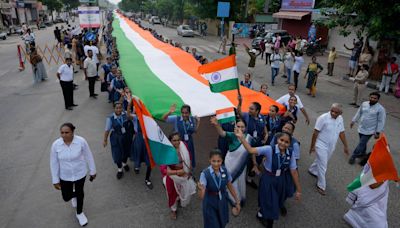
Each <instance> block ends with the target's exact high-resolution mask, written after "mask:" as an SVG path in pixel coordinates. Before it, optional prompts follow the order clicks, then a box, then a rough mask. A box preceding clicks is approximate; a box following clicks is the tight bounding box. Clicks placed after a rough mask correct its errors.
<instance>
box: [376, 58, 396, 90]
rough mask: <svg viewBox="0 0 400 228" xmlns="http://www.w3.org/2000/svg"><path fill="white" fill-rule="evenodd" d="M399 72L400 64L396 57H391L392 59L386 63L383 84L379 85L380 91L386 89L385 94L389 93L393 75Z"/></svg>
mask: <svg viewBox="0 0 400 228" xmlns="http://www.w3.org/2000/svg"><path fill="white" fill-rule="evenodd" d="M398 73H399V65H397V64H396V57H392V58H390V61H389V62H388V63H387V64H386V67H385V69H384V70H383V75H382V81H381V85H380V86H379V91H380V92H382V91H383V90H385V94H388V93H389V88H390V82H391V81H392V77H393V76H394V75H396V74H398Z"/></svg>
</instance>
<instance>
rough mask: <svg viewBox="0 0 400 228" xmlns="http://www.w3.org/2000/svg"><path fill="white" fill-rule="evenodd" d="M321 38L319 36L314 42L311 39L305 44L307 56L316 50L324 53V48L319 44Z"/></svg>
mask: <svg viewBox="0 0 400 228" xmlns="http://www.w3.org/2000/svg"><path fill="white" fill-rule="evenodd" d="M321 40H322V38H321V37H320V38H318V39H316V40H315V41H314V42H312V41H311V42H309V43H308V44H307V47H306V54H307V55H308V56H312V55H314V54H315V53H317V52H319V53H321V55H324V52H325V49H324V48H323V47H322V46H321V43H320V41H321Z"/></svg>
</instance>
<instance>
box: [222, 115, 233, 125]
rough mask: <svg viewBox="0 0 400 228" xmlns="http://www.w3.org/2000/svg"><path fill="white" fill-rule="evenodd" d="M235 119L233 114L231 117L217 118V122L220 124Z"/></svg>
mask: <svg viewBox="0 0 400 228" xmlns="http://www.w3.org/2000/svg"><path fill="white" fill-rule="evenodd" d="M235 120H236V117H235V116H231V117H228V118H223V119H219V120H218V123H220V124H224V123H230V122H233V121H235Z"/></svg>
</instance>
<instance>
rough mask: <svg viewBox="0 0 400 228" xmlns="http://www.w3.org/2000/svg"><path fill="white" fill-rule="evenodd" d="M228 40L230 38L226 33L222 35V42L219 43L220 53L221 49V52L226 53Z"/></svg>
mask: <svg viewBox="0 0 400 228" xmlns="http://www.w3.org/2000/svg"><path fill="white" fill-rule="evenodd" d="M227 40H228V38H227V37H226V35H224V36H223V37H222V40H221V44H220V45H219V48H218V53H219V52H220V51H221V53H222V54H223V55H226V42H227Z"/></svg>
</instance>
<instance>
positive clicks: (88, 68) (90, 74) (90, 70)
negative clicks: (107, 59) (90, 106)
mask: <svg viewBox="0 0 400 228" xmlns="http://www.w3.org/2000/svg"><path fill="white" fill-rule="evenodd" d="M87 54H88V56H87V58H86V59H85V61H84V62H83V69H84V73H85V79H86V80H88V81H89V97H92V98H95V99H97V96H98V94H96V93H94V87H95V83H96V77H97V76H98V75H97V67H96V62H95V60H94V58H93V52H92V50H88V52H87Z"/></svg>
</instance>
